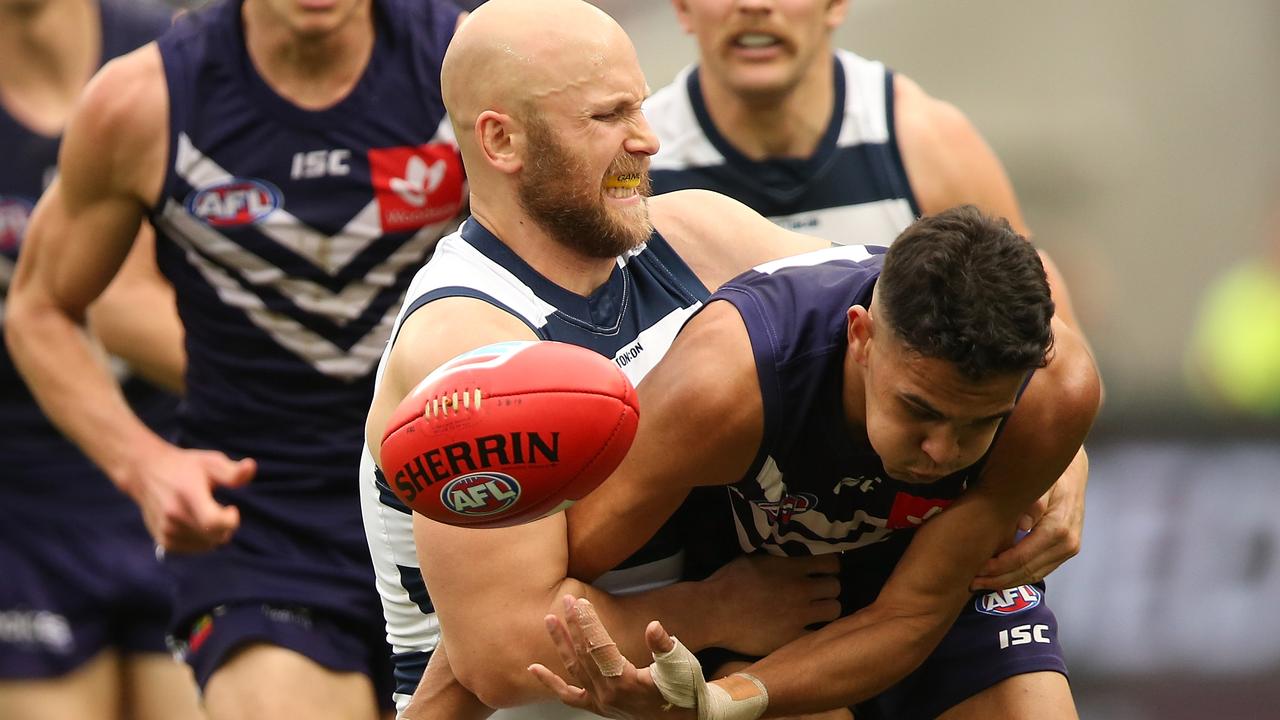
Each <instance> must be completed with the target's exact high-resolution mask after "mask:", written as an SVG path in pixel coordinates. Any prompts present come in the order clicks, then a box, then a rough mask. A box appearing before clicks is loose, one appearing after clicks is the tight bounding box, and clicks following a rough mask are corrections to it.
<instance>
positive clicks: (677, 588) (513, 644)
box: [436, 579, 715, 708]
mask: <svg viewBox="0 0 1280 720" xmlns="http://www.w3.org/2000/svg"><path fill="white" fill-rule="evenodd" d="M701 585H702V584H701V583H677V584H674V585H669V586H667V587H664V588H659V589H656V590H650V591H647V592H643V593H637V594H635V595H628V596H615V595H610V594H609V593H607V592H604V591H602V590H599V589H596V588H594V587H591V586H589V585H586V584H585V583H582V582H579V581H577V580H568V579H566V580H564V581H563V582H562V583H560V584H558V585H557V586H556V587H555V588H554V589H553V590H552V592H551V593H550V594H544V593H541V592H534V591H532V590H531V589H530V588H523V589H520V590H516V589H515V588H507V589H501V590H499V589H495V590H494V596H495V597H497V596H501V597H503V598H506V600H505V601H504V602H502V605H501V608H500V609H499V608H498V607H496V606H495V607H494V608H493V610H492V612H485V613H483V615H484V619H483V620H482V619H481V618H480V617H478V616H477V615H475V614H468V615H466V616H461V615H454V616H452V617H450V615H449V613H448V610H449V607H448V602H449V601H448V598H447V597H445V598H437V600H436V607H437V609H439V610H440V611H441V616H442V617H441V625H442V626H443V627H445V628H447V632H448V634H449V636H450V637H454V638H461V640H459V641H458V643H457V644H455V646H454V648H453V659H452V666H453V672H454V674H456V677H457V680H458V682H459V683H460V685H461V686H462V687H464V688H466V689H467V690H468V691H469V692H471V693H474V694H475V695H476V697H478V698H479V701H480V702H481V703H483V704H484V705H487V706H489V707H495V708H508V707H516V706H519V705H527V704H529V703H533V702H541V701H546V700H551V699H553V698H552V697H551V696H550V695H549V694H548V692H547V690H546V688H544V687H543V686H542V685H541V683H539V682H538V681H537V679H536V678H534V677H533V676H532V675H530V674H529V672H528V667H529V665H531V664H533V663H535V662H537V663H542V664H543V665H547V666H549V667H556V668H558V667H560V660H559V657H558V655H557V654H556V651H555V648H554V646H553V645H552V644H551V643H550V641H549V640H548V638H547V631H546V626H545V624H544V622H543V618H544V617H545V616H546V615H548V614H563V612H564V608H563V606H562V605H561V603H562V599H563V597H564V596H565V595H572V596H574V597H586V598H588V599H590V600H591V602H592V604H593V605H594V606H595V608H596V610H597V612H598V613H599V614H600V616H601V618H602V619H603V620H604V622H605V623H606V624H607V626H608V627H617V628H626V630H625V631H620V632H619V633H618V634H617V635H616V636H615V637H614V640H615V641H616V642H617V643H618V649H619V651H621V652H622V653H623V655H625V656H626V657H627V658H628V659H630V660H631V661H632V662H633V663H636V664H639V665H647V664H648V663H649V662H650V661H651V660H652V656H651V654H650V651H649V649H648V646H647V645H646V644H645V641H644V627H645V624H646V623H647V622H648V621H649V620H651V619H653V618H654V617H663V618H667V617H670V618H672V623H671V627H672V628H673V629H676V630H677V631H678V632H681V633H683V635H682V637H688V638H689V641H688V643H687V644H688V645H689V646H690V647H692V648H695V649H700V648H702V647H708V646H710V645H711V644H714V642H715V639H714V638H713V637H712V635H711V634H710V632H709V631H708V628H704V627H703V626H701V625H700V624H699V623H697V622H696V621H695V612H694V609H695V608H701V609H703V610H705V607H704V603H705V602H706V597H705V594H704V589H703V588H701V587H700V586H701ZM496 617H500V618H503V619H504V621H503V622H501V623H497V622H494V618H496ZM451 620H461V622H451Z"/></svg>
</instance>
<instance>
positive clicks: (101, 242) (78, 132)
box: [13, 49, 167, 320]
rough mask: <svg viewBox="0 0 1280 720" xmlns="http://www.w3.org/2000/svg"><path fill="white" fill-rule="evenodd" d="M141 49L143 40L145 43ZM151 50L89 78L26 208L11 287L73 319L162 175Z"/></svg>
mask: <svg viewBox="0 0 1280 720" xmlns="http://www.w3.org/2000/svg"><path fill="white" fill-rule="evenodd" d="M144 50H145V49H144ZM158 63H159V56H158V53H157V54H156V55H155V58H154V62H152V58H151V56H150V55H148V54H147V53H145V52H143V51H137V52H135V53H133V54H131V55H129V56H127V57H126V58H122V59H121V60H117V61H114V62H113V63H111V64H110V65H109V66H108V67H106V68H104V69H103V70H102V72H101V73H99V75H98V76H97V77H95V78H94V79H93V81H91V82H90V84H89V86H88V87H87V88H86V90H85V92H84V95H83V97H82V98H81V100H80V101H79V103H78V104H77V107H76V109H75V111H74V112H73V114H72V117H71V119H70V121H69V122H68V125H67V130H66V132H65V134H64V136H63V141H62V147H61V149H60V151H59V157H58V177H57V179H56V180H55V181H54V182H53V184H52V185H51V186H50V187H49V189H48V190H47V191H46V192H45V194H44V196H43V197H42V198H41V199H40V202H39V203H38V204H37V206H36V209H35V211H34V213H33V214H32V218H31V222H30V224H29V226H28V228H27V233H26V237H25V238H24V240H23V250H22V255H21V259H20V262H19V266H18V270H17V275H16V276H15V279H14V287H13V291H14V293H15V294H16V295H17V298H16V299H17V300H18V301H19V302H23V301H25V300H26V299H28V298H27V296H28V295H32V296H36V297H35V299H38V300H40V301H41V302H48V303H52V304H54V305H56V306H57V307H59V308H60V309H61V310H62V311H63V312H65V313H67V314H68V315H71V316H72V317H74V318H76V319H77V320H81V319H83V316H84V312H85V308H86V307H87V306H88V305H89V303H90V302H92V301H93V300H94V299H95V298H96V297H98V295H99V294H101V293H102V291H103V289H105V288H106V286H107V284H108V283H109V282H110V281H111V278H112V277H113V276H114V275H115V273H116V271H117V269H118V268H119V267H120V265H121V264H122V263H123V262H124V259H125V257H126V256H127V255H128V252H129V248H130V246H131V245H132V243H133V240H134V237H135V236H136V235H137V233H138V229H139V227H140V225H141V222H142V218H143V216H144V214H145V212H146V206H147V200H146V198H147V197H148V193H149V192H150V191H151V190H152V189H154V190H156V191H158V187H159V182H160V180H161V179H162V178H163V174H164V168H163V158H164V154H165V140H166V133H165V132H164V123H165V121H166V115H167V100H166V98H165V96H164V88H163V76H162V74H160V70H159V66H158Z"/></svg>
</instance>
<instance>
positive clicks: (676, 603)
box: [366, 298, 838, 717]
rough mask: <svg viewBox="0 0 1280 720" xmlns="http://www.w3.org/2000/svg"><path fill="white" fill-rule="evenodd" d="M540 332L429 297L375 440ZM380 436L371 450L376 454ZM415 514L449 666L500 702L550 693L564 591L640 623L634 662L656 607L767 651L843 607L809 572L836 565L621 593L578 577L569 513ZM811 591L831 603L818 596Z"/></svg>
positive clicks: (625, 638) (465, 304) (406, 340)
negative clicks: (543, 674) (495, 516)
mask: <svg viewBox="0 0 1280 720" xmlns="http://www.w3.org/2000/svg"><path fill="white" fill-rule="evenodd" d="M533 337H534V336H533V334H532V331H531V330H530V329H529V328H528V327H527V326H525V325H524V324H523V323H522V322H520V321H519V320H517V319H515V318H514V317H512V316H510V315H507V314H506V313H504V312H502V311H499V310H498V309H496V308H495V307H493V306H491V305H488V304H487V303H484V302H482V301H479V300H473V299H468V298H450V299H444V300H436V301H434V302H432V303H430V304H428V305H427V306H425V307H424V308H422V309H420V310H418V311H417V312H416V313H414V314H413V315H412V316H410V317H409V318H408V320H407V321H406V322H405V323H404V325H403V327H402V328H401V331H400V334H399V336H398V337H397V338H396V340H395V345H394V347H393V348H392V351H391V355H390V357H389V359H388V365H387V371H386V374H385V375H384V378H383V382H382V385H381V386H380V387H379V390H378V395H377V396H376V397H375V401H374V405H373V411H372V412H371V414H370V418H369V423H368V426H367V428H366V436H367V437H368V438H370V439H373V438H381V437H382V428H384V427H385V426H386V423H387V421H388V419H389V418H390V417H391V413H392V412H393V411H394V409H395V406H396V405H397V404H398V403H399V401H400V398H402V397H404V396H405V395H407V394H408V393H409V392H410V391H411V390H412V389H413V388H414V387H415V386H416V385H417V383H418V382H420V381H421V379H422V378H424V377H426V375H427V374H428V373H429V372H430V371H431V370H433V369H435V368H436V367H438V366H439V365H440V364H442V363H444V362H445V361H447V360H448V359H450V358H452V357H454V356H455V355H457V354H459V353H462V352H464V351H466V350H470V349H473V348H475V347H479V346H482V345H485V344H488V343H492V342H501V341H504V340H521V339H533ZM641 415H642V416H643V413H642V414H641ZM373 444H374V443H372V442H371V443H370V445H371V448H370V449H371V450H373V451H374V453H375V457H377V454H376V451H377V448H375V447H372V445H373ZM413 522H414V540H415V543H416V545H417V549H418V559H419V562H420V566H421V568H422V574H423V578H424V580H425V581H426V585H427V587H428V588H430V593H431V600H432V604H433V605H434V606H435V610H436V613H437V615H438V617H439V620H440V627H441V630H442V636H443V642H444V643H445V644H446V645H447V646H448V648H449V664H450V666H451V667H452V670H453V673H454V675H455V676H456V678H457V679H458V680H459V681H460V682H461V684H462V685H463V686H465V687H466V688H467V689H469V690H470V691H471V692H473V693H475V694H476V695H477V696H478V698H479V700H480V701H481V702H482V703H483V704H484V705H488V706H490V707H511V706H515V705H521V704H525V703H529V702H535V701H538V700H545V699H549V696H548V694H547V692H546V690H545V689H544V688H543V687H542V685H541V684H539V683H538V682H537V680H536V679H535V678H533V677H532V676H530V675H529V673H528V672H527V671H526V668H527V667H528V665H529V663H530V662H533V661H537V662H541V663H544V664H549V663H552V662H554V658H555V657H556V651H555V647H554V645H553V643H552V642H551V640H550V639H549V638H548V637H547V633H546V627H545V625H544V623H543V618H544V617H545V615H546V613H547V612H548V610H549V609H550V608H552V607H553V606H554V607H558V606H559V605H558V603H559V601H560V598H561V597H562V596H563V595H565V594H572V595H576V596H583V597H588V598H590V599H591V600H592V602H593V603H595V606H596V608H597V609H598V611H599V613H600V615H601V617H602V618H604V620H605V621H606V622H609V623H612V624H615V625H616V626H617V627H627V628H633V630H632V631H631V632H629V633H626V634H622V635H620V636H619V638H618V640H619V647H620V649H621V650H622V652H623V653H624V654H626V655H628V656H630V657H633V658H636V659H641V658H646V657H648V649H647V647H646V645H645V643H644V639H643V636H642V634H641V632H640V631H639V629H638V628H639V625H640V623H641V622H643V621H644V620H646V619H648V618H649V617H653V616H654V615H655V614H656V615H661V616H663V617H669V618H672V619H673V620H672V622H673V624H674V625H675V626H677V627H678V628H679V631H680V632H681V633H683V636H684V637H687V638H688V639H689V643H690V645H691V646H693V647H698V648H700V647H704V646H710V645H721V646H726V647H733V648H735V649H741V650H743V651H744V652H751V651H752V649H751V648H750V647H742V646H741V644H742V643H743V642H755V643H758V644H762V645H763V646H764V648H766V649H757V650H756V651H757V652H765V651H767V649H772V648H773V647H777V646H778V645H780V644H781V643H783V642H786V641H787V640H789V639H791V638H794V637H795V636H796V635H798V634H799V633H800V632H801V631H802V630H803V628H804V626H805V625H809V624H812V623H815V622H819V621H821V620H823V619H830V618H832V617H834V616H835V615H836V613H837V612H838V608H837V607H835V603H834V601H833V598H834V597H835V592H836V590H837V589H838V583H837V582H836V581H835V580H834V579H833V578H829V577H828V578H825V579H816V578H814V579H810V578H808V577H807V576H808V574H809V573H812V572H818V571H819V569H822V570H825V572H828V573H830V572H832V571H834V567H831V566H830V564H829V563H822V562H819V561H814V562H811V563H792V564H791V565H789V566H788V568H786V569H779V570H778V571H777V572H776V573H774V574H773V577H775V578H776V577H780V576H782V575H781V574H782V573H785V576H786V577H787V578H794V581H793V582H790V583H789V587H788V590H789V591H790V594H789V595H788V594H787V593H781V594H779V593H773V592H770V589H771V588H772V587H773V582H772V581H771V579H770V578H769V577H760V578H750V577H744V573H749V572H750V571H751V566H749V565H746V564H744V563H738V564H735V565H734V566H733V567H731V568H726V569H725V571H723V572H721V573H718V574H717V576H715V577H713V578H711V579H709V580H707V581H705V582H702V583H679V584H675V585H670V586H667V587H664V588H660V589H657V590H652V591H649V592H644V593H638V594H635V595H628V596H625V597H614V596H610V595H608V594H607V593H605V592H602V591H599V590H596V589H595V588H592V587H590V586H588V585H586V584H585V583H582V582H580V581H578V580H573V579H570V577H569V574H568V572H567V569H568V549H567V542H566V534H567V531H566V528H565V515H564V513H559V514H556V515H552V516H550V517H546V518H543V519H541V520H537V521H535V522H531V523H526V524H523V525H517V526H514V527H506V528H487V529H467V528H458V527H453V526H449V525H444V524H442V523H436V522H432V521H430V520H427V519H426V518H424V517H423V516H421V515H418V514H415V515H414V518H413ZM642 541H643V539H642ZM464 559H465V561H464ZM730 588H732V589H733V591H730ZM810 595H814V596H822V597H821V598H817V597H815V598H814V600H819V599H821V600H825V601H826V602H825V603H819V602H813V603H811V602H810ZM790 598H795V599H794V600H792V599H790ZM770 602H772V603H776V604H779V605H781V606H783V607H784V609H786V611H787V613H786V614H787V617H786V618H785V619H783V620H781V621H779V622H777V623H771V624H767V623H760V624H758V625H759V627H756V628H753V629H752V632H742V629H741V623H742V620H743V618H744V617H747V616H749V615H751V614H752V613H757V612H759V611H760V609H761V608H763V607H767V606H768V604H769V603H770ZM790 603H794V607H793V605H792V604H790ZM708 608H711V610H712V611H711V612H708V611H707V609H708ZM735 631H736V632H735ZM553 667H558V666H555V665H553ZM430 717H434V715H432V716H430Z"/></svg>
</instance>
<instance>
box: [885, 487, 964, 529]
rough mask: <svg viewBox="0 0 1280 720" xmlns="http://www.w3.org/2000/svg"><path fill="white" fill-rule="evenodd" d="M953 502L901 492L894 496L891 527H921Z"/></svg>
mask: <svg viewBox="0 0 1280 720" xmlns="http://www.w3.org/2000/svg"><path fill="white" fill-rule="evenodd" d="M951 502H952V501H951V500H940V499H937V498H923V497H917V496H915V495H908V494H907V493H903V492H900V493H898V494H897V495H896V496H895V497H894V498H893V509H891V510H890V511H889V528H890V529H892V530H899V529H902V528H913V527H920V526H921V525H923V524H924V521H925V520H928V519H929V518H931V517H933V516H934V515H937V514H938V513H940V512H942V511H943V509H944V508H946V507H947V506H948V505H950V504H951Z"/></svg>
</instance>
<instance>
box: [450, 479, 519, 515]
mask: <svg viewBox="0 0 1280 720" xmlns="http://www.w3.org/2000/svg"><path fill="white" fill-rule="evenodd" d="M519 499H520V483H518V482H516V479H515V478H513V477H511V476H510V475H504V474H503V473H496V472H479V473H471V474H470V475H463V476H462V477H459V478H455V479H453V480H451V481H450V482H449V484H448V485H445V486H444V489H443V490H441V491H440V502H441V503H443V504H444V506H445V507H447V508H449V509H450V510H452V511H453V512H455V513H457V514H459V515H466V516H467V517H486V516H488V515H497V514H498V513H500V512H502V511H504V510H506V509H508V508H510V507H511V506H512V505H515V504H516V501H518V500H519Z"/></svg>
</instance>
